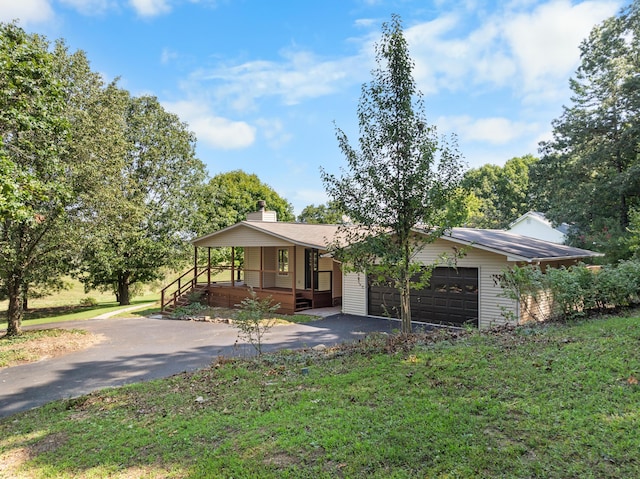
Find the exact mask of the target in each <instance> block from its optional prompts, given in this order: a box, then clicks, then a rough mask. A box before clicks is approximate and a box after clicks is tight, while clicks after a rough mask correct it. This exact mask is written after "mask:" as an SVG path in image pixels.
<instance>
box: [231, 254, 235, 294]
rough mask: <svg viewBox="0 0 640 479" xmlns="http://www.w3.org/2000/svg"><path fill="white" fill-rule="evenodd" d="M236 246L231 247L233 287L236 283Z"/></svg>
mask: <svg viewBox="0 0 640 479" xmlns="http://www.w3.org/2000/svg"><path fill="white" fill-rule="evenodd" d="M235 272H236V248H235V247H234V246H232V247H231V287H235V285H236V274H235Z"/></svg>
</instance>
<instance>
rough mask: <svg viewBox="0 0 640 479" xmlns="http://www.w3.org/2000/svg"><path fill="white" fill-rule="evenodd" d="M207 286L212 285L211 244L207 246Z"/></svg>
mask: <svg viewBox="0 0 640 479" xmlns="http://www.w3.org/2000/svg"><path fill="white" fill-rule="evenodd" d="M207 254H208V258H207V286H211V246H209V247H208V248H207Z"/></svg>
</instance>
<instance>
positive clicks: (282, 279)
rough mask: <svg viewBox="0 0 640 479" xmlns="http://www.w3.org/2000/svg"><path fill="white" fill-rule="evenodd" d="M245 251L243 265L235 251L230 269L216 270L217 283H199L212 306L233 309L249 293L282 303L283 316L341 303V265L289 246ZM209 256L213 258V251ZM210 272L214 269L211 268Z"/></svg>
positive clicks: (317, 253)
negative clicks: (251, 290) (251, 291)
mask: <svg viewBox="0 0 640 479" xmlns="http://www.w3.org/2000/svg"><path fill="white" fill-rule="evenodd" d="M242 250H243V254H242V256H243V258H244V261H243V262H242V264H241V265H236V264H235V257H236V254H235V253H236V248H235V247H232V248H231V251H232V252H231V258H233V260H232V261H231V265H229V266H225V267H216V268H215V269H216V270H217V272H218V273H217V274H216V276H215V277H216V281H211V280H210V279H209V277H208V278H207V283H206V287H204V285H203V284H202V283H201V282H198V284H200V285H201V286H203V287H202V288H201V290H202V291H203V293H204V295H205V297H206V300H207V303H208V304H209V305H210V306H222V307H234V306H235V305H237V304H239V303H240V302H241V301H242V300H243V299H245V298H246V297H247V296H249V291H250V289H253V291H255V293H256V294H257V296H258V297H259V298H265V297H269V296H270V297H271V298H272V300H273V302H274V303H280V310H279V311H280V312H281V313H283V314H293V313H295V312H297V311H302V310H305V309H311V308H314V309H315V308H326V307H330V306H336V305H339V304H340V303H341V300H342V286H341V279H342V276H341V274H340V268H339V264H338V263H336V262H335V261H333V260H332V259H331V258H322V257H321V254H320V251H319V250H318V249H315V248H304V247H300V246H297V245H291V244H289V245H282V246H266V247H265V246H258V247H256V246H246V247H243V248H242ZM196 251H197V249H196ZM207 253H208V258H210V257H211V250H210V248H208V249H207ZM196 261H197V260H196ZM207 269H209V270H211V269H212V268H211V265H210V264H209V265H208V267H207ZM336 292H337V294H336Z"/></svg>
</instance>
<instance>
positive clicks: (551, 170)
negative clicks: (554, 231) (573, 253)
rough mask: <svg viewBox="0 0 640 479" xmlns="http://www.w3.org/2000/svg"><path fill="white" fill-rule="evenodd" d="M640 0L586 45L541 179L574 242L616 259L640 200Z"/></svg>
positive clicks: (538, 173)
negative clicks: (570, 227)
mask: <svg viewBox="0 0 640 479" xmlns="http://www.w3.org/2000/svg"><path fill="white" fill-rule="evenodd" d="M639 42H640V2H639V1H638V0H636V1H634V2H633V3H632V4H631V5H629V6H628V7H627V8H625V9H624V10H623V11H622V12H621V13H620V14H619V15H618V16H614V17H611V18H609V19H607V20H605V21H604V22H603V23H601V24H600V25H597V26H596V27H595V28H594V29H593V30H592V31H591V34H590V35H589V37H588V38H587V39H586V40H585V41H584V42H583V43H582V44H581V46H580V51H581V64H580V66H579V68H578V70H577V71H576V74H575V76H574V78H572V79H571V90H572V91H573V96H572V103H571V105H569V106H565V107H564V112H563V114H562V116H561V117H560V118H558V119H557V120H555V121H554V122H553V139H552V140H551V141H549V142H546V143H544V144H542V145H541V152H542V153H543V157H542V158H541V161H540V163H539V165H538V166H537V167H536V168H535V181H536V183H537V184H538V185H540V186H539V190H540V191H541V192H542V193H543V194H544V195H545V196H546V197H547V198H548V200H549V205H550V208H549V211H548V213H549V217H550V218H551V219H552V220H554V221H556V222H567V223H570V224H573V225H575V231H576V232H577V234H576V235H574V236H573V241H574V244H577V245H580V246H587V247H594V243H595V247H597V248H598V249H600V251H605V252H607V255H608V256H609V255H610V256H609V259H610V260H614V261H615V260H616V259H617V258H620V257H625V256H628V254H629V253H628V251H625V250H624V248H622V249H621V245H622V244H623V243H624V242H623V241H621V236H622V235H624V234H625V231H626V228H627V227H628V226H629V211H630V209H631V208H633V207H634V206H636V207H637V206H638V205H639V204H640V155H639V152H640V150H639V145H640V143H639V142H638V137H639V135H640V62H638V56H639V54H640V48H639V46H640V45H639Z"/></svg>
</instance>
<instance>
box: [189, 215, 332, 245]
mask: <svg viewBox="0 0 640 479" xmlns="http://www.w3.org/2000/svg"><path fill="white" fill-rule="evenodd" d="M257 223H258V222H256V221H240V222H239V223H236V224H233V225H231V226H227V227H226V228H223V229H221V230H219V231H216V232H214V233H209V234H208V235H205V236H201V237H200V238H196V239H195V240H192V241H191V244H193V245H194V246H198V245H197V244H196V243H198V242H200V241H202V240H206V239H207V238H211V237H213V236H216V235H218V234H221V233H224V232H226V231H229V230H232V229H234V228H237V227H240V226H246V227H247V228H250V229H252V230H254V231H259V232H260V233H263V234H267V235H270V236H273V237H274V238H278V239H280V240H282V241H285V242H287V243H290V244H293V245H296V246H303V247H305V248H315V249H320V250H327V245H318V244H311V243H305V242H302V241H297V240H295V239H292V238H288V237H286V236H283V235H280V234H278V233H274V232H273V231H269V230H267V229H264V228H260V227H259V226H258V224H257ZM203 247H206V245H205V246H203ZM239 247H242V246H239ZM213 248H217V246H213Z"/></svg>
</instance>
